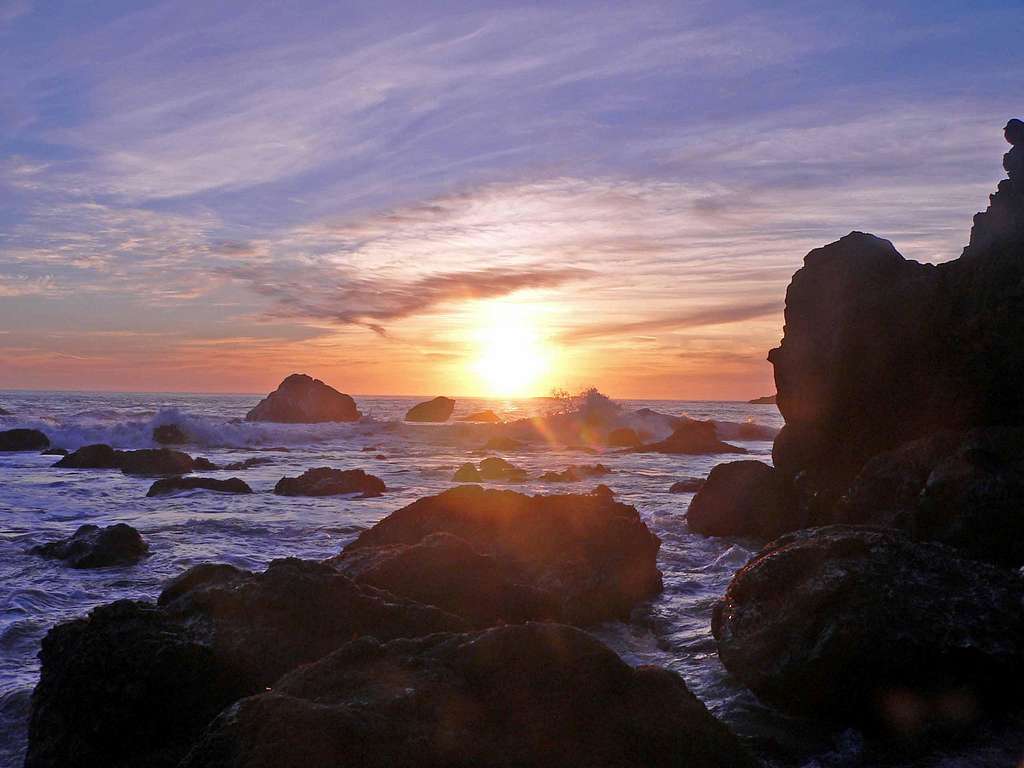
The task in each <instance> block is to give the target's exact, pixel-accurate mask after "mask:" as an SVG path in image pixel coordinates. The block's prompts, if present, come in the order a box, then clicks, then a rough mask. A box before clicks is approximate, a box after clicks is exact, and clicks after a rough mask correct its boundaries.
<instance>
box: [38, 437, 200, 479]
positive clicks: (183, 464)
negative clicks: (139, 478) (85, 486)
mask: <svg viewBox="0 0 1024 768" xmlns="http://www.w3.org/2000/svg"><path fill="white" fill-rule="evenodd" d="M53 466H55V467H62V468H65V469H120V470H121V471H122V472H124V473H125V474H128V475H181V474H185V473H186V472H191V471H192V469H193V467H194V463H193V461H192V457H191V456H189V455H188V454H187V453H182V452H181V451H174V450H171V449H170V448H146V449H143V450H139V451H116V450H114V449H113V448H111V447H110V446H109V445H103V444H102V443H97V444H95V445H86V446H83V447H82V448H79V449H78V450H77V451H73V452H72V453H69V454H68V455H67V456H65V457H64V458H62V459H61V460H60V461H58V462H57V463H56V464H54V465H53Z"/></svg>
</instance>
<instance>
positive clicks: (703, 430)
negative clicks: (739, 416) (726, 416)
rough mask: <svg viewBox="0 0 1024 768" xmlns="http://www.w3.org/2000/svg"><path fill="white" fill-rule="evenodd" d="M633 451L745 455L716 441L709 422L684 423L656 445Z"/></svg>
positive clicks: (712, 426)
mask: <svg viewBox="0 0 1024 768" xmlns="http://www.w3.org/2000/svg"><path fill="white" fill-rule="evenodd" d="M634 450H636V451H639V452H641V453H680V454H705V453H746V452H747V450H746V449H745V448H740V447H738V446H735V445H730V444H729V443H723V442H722V441H721V440H719V439H718V435H717V433H716V432H715V425H714V424H712V423H711V422H710V421H685V422H683V423H682V424H680V425H679V426H678V427H676V430H675V432H673V433H672V434H671V435H669V436H668V437H667V438H665V439H664V440H662V441H661V442H658V443H648V444H647V445H641V446H639V447H637V448H635V449H634Z"/></svg>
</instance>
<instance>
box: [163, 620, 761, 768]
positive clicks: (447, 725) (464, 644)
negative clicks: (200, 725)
mask: <svg viewBox="0 0 1024 768" xmlns="http://www.w3.org/2000/svg"><path fill="white" fill-rule="evenodd" d="M271 765H272V766H275V768H310V766H342V765H345V766H348V765H351V766H360V767H361V768H422V767H424V766H438V767H440V766H467V767H468V766H479V767H481V768H513V767H514V766H515V767H518V766H536V767H537V768H545V767H547V766H552V767H553V766H559V767H560V768H592V767H594V766H603V767H604V768H627V766H628V767H629V768H632V767H633V766H645V767H646V768H668V766H684V765H685V766H687V767H688V768H726V767H727V766H728V768H753V766H755V765H756V763H755V761H754V760H753V759H752V758H751V757H750V756H749V754H748V753H747V752H746V750H745V749H744V747H743V746H742V745H741V744H740V742H739V741H738V739H737V738H736V737H735V736H733V735H732V734H731V733H730V732H729V731H728V730H727V729H726V728H725V727H724V726H723V725H721V724H720V723H719V722H718V721H716V720H715V718H714V717H712V716H711V715H710V714H709V713H708V711H707V710H706V709H705V708H704V705H703V704H701V702H700V701H699V700H698V699H697V698H696V697H695V696H694V695H693V694H692V693H690V691H689V690H688V689H687V688H686V685H685V683H684V682H683V681H682V679H681V678H680V677H679V676H678V675H676V674H674V673H672V672H669V671H667V670H663V669H656V668H652V667H639V668H636V669H634V668H631V667H629V666H627V665H626V664H625V663H623V662H622V661H621V660H620V659H619V658H618V657H617V656H616V655H615V654H614V653H613V652H612V651H610V650H609V649H608V648H606V647H605V646H603V645H602V644H601V643H600V642H598V641H597V640H595V639H594V638H592V637H590V636H589V635H587V634H585V633H583V632H581V631H579V630H575V629H572V628H571V627H565V626H560V625H557V624H529V625H525V626H513V627H501V628H496V629H491V630H487V631H485V632H480V633H476V634H456V635H451V634H448V635H436V636H433V637H429V638H423V639H420V640H402V641H393V642H390V643H385V644H382V643H379V642H377V641H376V640H373V639H370V638H367V639H364V640H360V641H357V642H354V643H351V644H350V645H347V646H345V647H344V648H342V649H340V650H338V651H337V652H335V653H333V654H331V655H330V656H328V657H326V658H324V659H322V660H321V661H319V662H317V663H316V664H313V665H311V666H308V667H304V668H302V669H299V670H296V671H295V672H293V673H292V674H290V675H288V676H287V677H285V678H284V679H283V680H281V681H280V682H279V683H278V684H277V685H275V686H274V689H273V691H269V692H266V693H261V694H260V695H258V696H254V697H252V698H249V699H245V700H244V701H242V702H240V703H239V705H238V707H237V708H234V709H232V710H230V711H227V712H225V713H224V714H223V715H222V716H221V717H219V718H218V719H217V721H216V722H215V723H214V725H213V726H212V727H211V728H210V730H209V731H208V732H207V733H206V734H205V735H204V736H203V739H202V741H201V742H200V743H199V744H198V745H197V747H196V748H195V750H194V751H193V752H192V754H191V755H189V757H188V759H187V760H185V762H184V763H183V765H182V768H227V766H234V767H236V768H255V767H256V766H271Z"/></svg>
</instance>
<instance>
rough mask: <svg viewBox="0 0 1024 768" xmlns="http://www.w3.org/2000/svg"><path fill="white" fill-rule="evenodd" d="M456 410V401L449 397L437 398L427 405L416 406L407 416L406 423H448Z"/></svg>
mask: <svg viewBox="0 0 1024 768" xmlns="http://www.w3.org/2000/svg"><path fill="white" fill-rule="evenodd" d="M454 410H455V401H454V400H452V399H451V398H449V397H435V398H434V399H433V400H428V401H427V402H425V403H420V404H419V405H414V406H413V407H412V408H410V409H409V411H408V413H406V414H405V420H406V421H433V422H441V421H448V419H449V418H450V417H451V415H452V411H454Z"/></svg>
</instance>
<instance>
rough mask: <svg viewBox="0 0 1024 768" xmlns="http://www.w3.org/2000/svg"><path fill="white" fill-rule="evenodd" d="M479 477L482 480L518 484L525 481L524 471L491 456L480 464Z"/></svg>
mask: <svg viewBox="0 0 1024 768" xmlns="http://www.w3.org/2000/svg"><path fill="white" fill-rule="evenodd" d="M480 477H481V478H482V479H484V480H497V481H499V482H511V483H518V482H521V481H523V480H525V479H526V470H525V469H521V468H520V467H517V466H516V465H515V464H513V463H511V462H509V461H505V459H501V458H498V457H496V456H491V457H488V458H486V459H484V460H483V461H481V462H480Z"/></svg>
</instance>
